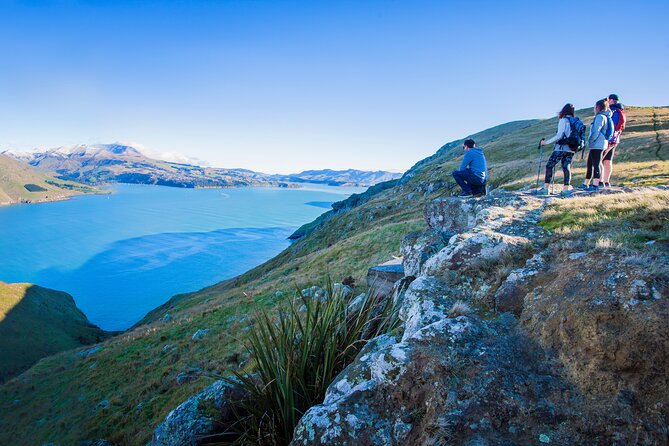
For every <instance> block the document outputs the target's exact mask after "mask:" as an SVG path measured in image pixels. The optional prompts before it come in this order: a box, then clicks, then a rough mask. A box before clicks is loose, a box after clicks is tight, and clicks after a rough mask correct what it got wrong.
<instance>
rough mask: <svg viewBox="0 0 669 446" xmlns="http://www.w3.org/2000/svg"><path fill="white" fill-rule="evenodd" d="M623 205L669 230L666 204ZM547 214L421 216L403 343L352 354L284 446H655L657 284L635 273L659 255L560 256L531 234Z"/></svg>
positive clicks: (578, 246)
mask: <svg viewBox="0 0 669 446" xmlns="http://www.w3.org/2000/svg"><path fill="white" fill-rule="evenodd" d="M623 194H624V195H625V196H624V197H621V198H620V199H619V200H620V201H621V202H622V201H629V200H635V199H636V200H639V201H641V202H643V203H645V206H647V207H648V209H650V210H651V211H652V212H655V209H656V208H655V207H654V205H652V204H650V203H649V202H648V200H653V201H654V200H659V201H660V205H659V207H658V208H657V209H658V210H659V211H660V212H664V214H665V215H667V211H666V205H667V203H669V192H667V191H666V189H663V190H653V189H651V190H645V191H637V192H628V193H624V192H623ZM576 200H578V199H576ZM602 202H604V203H606V204H607V205H613V203H615V201H613V200H609V199H604V200H602ZM546 204H547V202H546V201H544V200H542V199H537V198H535V197H531V196H527V195H519V194H509V193H499V194H493V195H492V196H489V197H486V198H484V199H480V200H477V199H470V200H461V199H454V198H451V199H441V200H437V201H436V202H432V203H429V205H428V207H427V209H426V220H427V223H428V224H429V226H430V230H429V231H428V232H426V233H424V234H422V235H419V237H415V236H410V237H409V238H408V239H405V242H406V243H405V245H403V251H404V254H405V262H404V264H405V265H404V266H405V269H406V271H407V272H408V273H413V274H415V275H416V277H415V280H413V282H412V283H411V284H410V285H409V287H408V289H407V290H406V291H405V292H401V293H397V294H396V295H395V296H394V298H395V299H398V300H399V301H400V302H401V310H400V317H401V319H402V321H403V326H402V328H401V330H400V334H398V335H397V336H394V337H393V336H388V335H385V336H382V337H380V338H377V339H375V340H373V341H371V342H370V343H369V344H368V345H367V346H366V347H365V349H364V350H363V351H362V352H361V353H360V354H359V355H358V357H357V358H356V360H355V361H354V363H353V364H351V365H350V366H349V367H348V368H347V369H345V370H344V371H343V372H342V373H341V374H340V376H338V377H337V378H336V379H335V381H334V382H333V383H332V384H331V385H330V387H329V388H328V391H327V394H326V396H325V400H324V401H323V404H321V405H318V406H315V407H313V408H312V409H310V410H309V411H308V412H307V413H306V414H305V415H304V417H303V418H302V419H301V421H300V424H299V425H298V427H297V429H296V430H295V437H294V439H293V442H292V443H291V444H293V445H299V444H304V445H314V444H340V445H353V444H355V445H374V444H389V445H390V444H398V445H399V444H407V445H408V444H423V445H437V444H541V443H546V444H547V443H551V444H593V445H595V444H601V445H605V444H606V445H608V444H657V445H659V444H664V443H666V441H667V436H668V435H669V431H667V429H666V423H667V418H668V417H669V405H667V401H669V383H667V378H666V370H667V368H668V367H669V363H668V362H667V361H668V358H667V356H666V352H667V351H668V349H669V328H668V327H669V325H668V322H669V288H667V285H668V284H669V282H667V279H669V276H667V271H666V269H653V268H651V269H648V265H652V264H660V265H665V266H666V265H667V259H668V257H669V252H668V251H667V250H666V248H663V249H661V250H658V251H654V252H648V251H644V250H639V251H640V252H641V253H643V255H645V256H647V257H645V258H643V259H639V258H635V259H632V258H630V257H629V255H626V253H625V251H623V250H621V249H616V248H615V247H614V245H613V244H611V243H608V244H604V243H602V242H595V241H594V240H592V234H591V235H590V237H588V235H587V234H578V235H572V236H571V237H570V238H569V240H566V241H568V242H569V243H566V244H565V243H560V240H559V236H555V235H554V234H551V233H549V232H547V231H545V230H543V229H542V228H541V227H540V226H538V225H537V223H538V222H539V220H540V217H541V214H540V213H541V212H542V211H543V210H544V208H545V206H546ZM662 207H664V210H662ZM658 229H659V228H658ZM667 229H668V228H667V225H666V222H665V226H664V228H661V229H660V231H663V232H660V234H662V236H664V237H666V235H667ZM435 232H437V233H440V234H441V235H443V237H442V239H447V240H448V242H447V243H446V245H445V246H444V244H443V243H441V244H430V243H429V242H428V243H425V242H426V241H427V240H435V239H434V237H433V235H434V233H435ZM421 237H422V238H421ZM588 239H589V240H588ZM595 240H597V239H595ZM599 240H601V239H599ZM607 240H609V239H607ZM609 242H610V240H609ZM598 243H599V245H598ZM603 246H607V247H606V248H602V247H603ZM425 254H427V255H425ZM602 260H604V262H602ZM592 263H594V265H591V264H592ZM513 313H515V314H516V315H517V316H518V317H519V318H518V319H517V318H515V317H514V316H513Z"/></svg>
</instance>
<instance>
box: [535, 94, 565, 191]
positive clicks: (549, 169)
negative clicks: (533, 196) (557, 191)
mask: <svg viewBox="0 0 669 446" xmlns="http://www.w3.org/2000/svg"><path fill="white" fill-rule="evenodd" d="M573 118H574V106H573V105H572V104H565V106H564V107H562V110H560V113H558V129H557V133H555V136H553V137H552V138H550V139H548V140H543V139H542V140H541V145H542V146H545V145H548V144H553V143H555V147H554V148H553V153H551V156H550V157H549V158H548V162H547V163H546V175H545V177H544V187H542V188H540V189H538V190H537V192H536V193H537V194H539V195H548V193H549V187H550V184H551V180H552V179H553V169H554V168H555V165H556V164H557V163H560V164H561V165H562V172H563V173H564V186H563V187H562V193H563V194H565V195H567V194H569V193H571V161H572V159H573V158H574V151H573V150H572V149H570V148H569V146H568V145H566V144H560V143H561V142H564V141H565V140H566V139H567V138H569V136H570V135H571V122H570V119H573Z"/></svg>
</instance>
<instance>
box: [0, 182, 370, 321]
mask: <svg viewBox="0 0 669 446" xmlns="http://www.w3.org/2000/svg"><path fill="white" fill-rule="evenodd" d="M363 190H364V189H363V188H349V187H328V186H320V185H306V186H305V187H303V188H299V189H287V188H261V187H253V188H232V189H179V188H170V187H161V186H145V185H126V184H119V185H115V186H113V188H112V193H111V194H109V195H83V196H78V197H75V198H73V199H71V200H67V201H60V202H52V203H41V204H32V205H17V206H8V207H0V280H2V281H5V282H30V283H35V284H37V285H41V286H44V287H48V288H54V289H57V290H61V291H65V292H67V293H70V294H71V295H72V296H73V297H74V299H75V301H76V303H77V306H78V307H79V308H80V309H81V310H83V311H84V313H86V315H87V316H88V318H89V319H90V320H91V322H93V323H94V324H96V325H98V326H100V327H101V328H103V329H105V330H123V329H126V328H128V327H130V326H131V325H133V324H134V323H136V322H137V321H139V320H140V319H141V318H142V317H143V316H144V315H145V314H146V313H147V312H148V311H150V310H152V309H154V308H155V307H157V306H159V305H161V304H162V303H164V302H166V301H167V300H168V299H169V298H170V297H172V296H173V295H175V294H179V293H185V292H189V291H196V290H198V289H201V288H203V287H205V286H208V285H213V284H215V283H217V282H220V281H221V280H225V279H228V278H231V277H234V276H236V275H238V274H241V273H243V272H245V271H247V270H249V269H251V268H253V267H254V266H257V265H259V264H261V263H262V262H264V261H266V260H268V259H270V258H272V257H273V256H275V255H276V254H278V253H279V252H281V251H282V250H283V249H285V248H286V247H288V245H289V244H290V242H289V240H288V239H287V237H288V236H289V235H290V234H291V233H292V232H293V231H294V230H295V229H297V228H298V227H299V226H301V225H302V224H304V223H308V222H310V221H312V220H313V219H314V218H316V217H318V216H319V215H320V214H322V213H323V212H325V211H326V210H327V209H329V208H330V204H331V203H332V202H334V201H339V200H342V199H344V198H346V197H347V196H349V195H350V194H352V193H356V192H361V191H363Z"/></svg>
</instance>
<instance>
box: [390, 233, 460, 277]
mask: <svg viewBox="0 0 669 446" xmlns="http://www.w3.org/2000/svg"><path fill="white" fill-rule="evenodd" d="M452 235H453V234H452V233H446V232H443V231H441V230H439V229H429V230H427V231H425V232H412V233H410V234H407V235H406V236H405V237H404V239H403V240H402V243H401V244H400V253H401V254H402V266H404V274H406V275H407V276H417V275H418V274H420V269H421V268H422V266H423V264H425V262H426V261H427V260H428V259H429V258H430V257H432V256H433V255H434V254H436V253H437V252H439V251H440V250H441V249H442V248H443V247H444V246H446V244H447V243H448V240H449V238H450V237H451V236H452Z"/></svg>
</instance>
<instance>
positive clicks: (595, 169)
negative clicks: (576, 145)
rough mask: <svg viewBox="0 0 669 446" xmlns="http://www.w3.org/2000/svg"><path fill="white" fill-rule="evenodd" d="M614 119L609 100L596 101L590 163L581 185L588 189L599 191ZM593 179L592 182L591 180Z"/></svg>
mask: <svg viewBox="0 0 669 446" xmlns="http://www.w3.org/2000/svg"><path fill="white" fill-rule="evenodd" d="M613 128H614V125H613V121H612V120H611V112H610V110H609V102H608V100H606V99H600V100H599V101H597V102H596V103H595V119H594V120H593V121H592V125H590V134H589V135H588V149H589V150H588V163H587V169H586V173H585V181H584V182H583V184H582V185H581V186H580V188H581V189H585V190H588V191H598V190H599V185H600V178H601V171H602V152H604V151H605V150H606V149H607V148H608V145H609V139H610V138H611V137H612V136H613ZM591 181H592V184H590V182H591Z"/></svg>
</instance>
